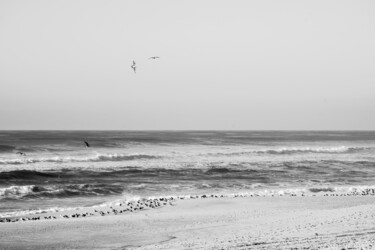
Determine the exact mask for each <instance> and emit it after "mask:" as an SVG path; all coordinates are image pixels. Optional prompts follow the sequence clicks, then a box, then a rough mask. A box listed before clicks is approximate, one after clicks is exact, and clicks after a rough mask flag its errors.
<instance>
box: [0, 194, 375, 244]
mask: <svg viewBox="0 0 375 250" xmlns="http://www.w3.org/2000/svg"><path fill="white" fill-rule="evenodd" d="M159 203H160V206H155V207H150V206H144V204H143V203H142V204H141V205H139V206H143V207H144V208H143V209H136V210H132V211H126V212H123V213H118V212H117V214H115V213H114V212H113V211H114V210H115V211H120V210H121V209H122V210H125V209H126V208H128V204H126V206H125V204H121V206H119V205H116V206H115V205H114V206H112V208H109V209H108V208H107V209H106V210H105V209H102V210H101V212H103V213H104V211H107V212H109V213H106V214H104V215H103V214H101V213H100V212H99V211H98V210H97V211H98V212H95V211H93V209H91V208H90V209H89V208H88V209H84V210H80V211H69V212H64V213H62V212H58V213H50V214H43V215H38V216H41V218H40V220H35V221H34V220H26V221H22V220H19V221H17V222H9V223H6V222H4V223H0V239H1V240H0V249H24V248H27V249H95V248H96V249H291V248H293V249H306V248H309V249H318V248H329V249H350V248H354V249H361V248H362V249H374V248H375V196H374V195H364V196H362V195H357V196H304V197H303V196H298V197H293V196H282V197H236V198H233V197H222V198H220V197H218V198H198V199H188V200H175V201H171V202H169V201H168V202H166V204H164V203H163V202H160V201H159ZM125 207H126V208H125ZM132 207H133V208H134V207H135V206H132ZM74 214H88V215H89V216H85V217H82V216H80V217H78V218H76V217H72V215H74ZM91 214H92V215H91ZM65 215H66V217H68V218H66V217H65V218H64V217H63V216H65ZM31 217H32V216H31ZM34 217H36V215H35V216H34ZM45 217H46V218H51V219H45ZM53 217H55V218H56V219H54V218H53Z"/></svg>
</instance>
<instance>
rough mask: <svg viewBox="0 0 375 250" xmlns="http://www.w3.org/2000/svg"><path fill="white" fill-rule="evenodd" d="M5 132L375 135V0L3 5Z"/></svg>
mask: <svg viewBox="0 0 375 250" xmlns="http://www.w3.org/2000/svg"><path fill="white" fill-rule="evenodd" d="M151 56H160V59H156V60H149V59H148V58H149V57H151ZM132 60H135V61H136V63H137V73H136V74H134V72H133V71H132V69H131V68H130V66H131V63H132ZM0 129H104V130H105V129H137V130H143V129H151V130H152V129H155V130H157V129H176V130H179V129H192V130H194V129H200V130H206V129H227V130H232V129H234V130H236V129H241V130H243V129H246V130H247V129H249V130H252V129H254V130H256V129H265V130H267V129H274V130H279V129H280V130H285V129H289V130H298V129H304V130H331V129H338V130H343V129H352V130H362V129H365V130H373V129H375V2H374V1H344V0H338V1H326V0H324V1H319V0H315V1H299V0H295V1H276V0H275V1H267V0H265V1H249V0H244V1H229V0H227V1H221V0H210V1H204V0H199V1H198V0H189V1H175V0H170V1H164V0H158V1H142V0H136V1H95V0H88V1H68V0H64V1H60V0H57V1H50V0H45V1H40V0H34V1H17V0H15V1H14V0H1V1H0Z"/></svg>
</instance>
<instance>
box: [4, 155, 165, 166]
mask: <svg viewBox="0 0 375 250" xmlns="http://www.w3.org/2000/svg"><path fill="white" fill-rule="evenodd" d="M158 158H161V156H157V155H146V154H132V155H128V154H97V155H95V156H91V157H58V156H56V157H49V158H27V157H24V158H17V159H2V160H0V165H1V164H2V165H5V164H15V165H17V164H30V163H38V162H56V163H64V162H104V161H132V160H147V159H158Z"/></svg>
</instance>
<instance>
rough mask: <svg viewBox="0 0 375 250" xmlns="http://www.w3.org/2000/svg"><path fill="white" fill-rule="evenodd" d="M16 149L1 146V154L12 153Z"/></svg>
mask: <svg viewBox="0 0 375 250" xmlns="http://www.w3.org/2000/svg"><path fill="white" fill-rule="evenodd" d="M14 149H15V147H13V146H10V145H0V153H1V152H11V151H13V150H14Z"/></svg>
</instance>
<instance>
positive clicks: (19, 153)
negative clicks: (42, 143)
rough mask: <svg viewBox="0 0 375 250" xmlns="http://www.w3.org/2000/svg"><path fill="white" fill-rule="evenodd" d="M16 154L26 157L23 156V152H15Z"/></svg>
mask: <svg viewBox="0 0 375 250" xmlns="http://www.w3.org/2000/svg"><path fill="white" fill-rule="evenodd" d="M16 154H17V155H22V156H26V154H25V153H24V152H17V153H16Z"/></svg>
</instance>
